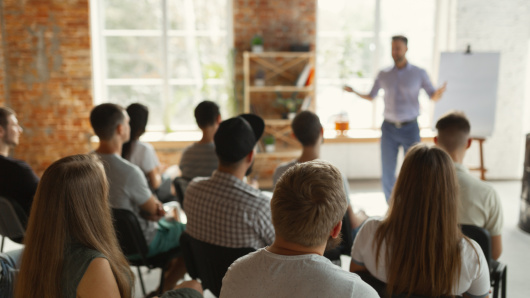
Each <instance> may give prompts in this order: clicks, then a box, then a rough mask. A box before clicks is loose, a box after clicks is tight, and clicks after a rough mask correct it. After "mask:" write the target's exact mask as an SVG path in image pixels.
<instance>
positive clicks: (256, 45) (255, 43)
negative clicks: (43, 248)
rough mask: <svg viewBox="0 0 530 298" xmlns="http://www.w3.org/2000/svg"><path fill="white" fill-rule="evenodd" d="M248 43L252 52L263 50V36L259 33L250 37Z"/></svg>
mask: <svg viewBox="0 0 530 298" xmlns="http://www.w3.org/2000/svg"><path fill="white" fill-rule="evenodd" d="M250 44H251V46H252V52H254V53H262V52H263V37H261V35H259V34H256V35H254V37H252V40H251V42H250Z"/></svg>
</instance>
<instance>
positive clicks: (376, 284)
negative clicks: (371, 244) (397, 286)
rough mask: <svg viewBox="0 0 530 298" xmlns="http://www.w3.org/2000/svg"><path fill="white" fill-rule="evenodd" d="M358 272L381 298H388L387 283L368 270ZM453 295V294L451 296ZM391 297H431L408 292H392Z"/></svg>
mask: <svg viewBox="0 0 530 298" xmlns="http://www.w3.org/2000/svg"><path fill="white" fill-rule="evenodd" d="M355 273H356V274H358V275H359V277H361V279H362V280H363V281H364V282H365V283H367V284H369V285H370V286H371V287H372V288H374V290H375V291H376V292H377V294H378V295H379V297H381V298H388V294H387V293H386V283H384V282H382V281H380V280H379V279H377V278H376V277H374V276H373V275H371V274H370V272H368V271H362V272H355ZM450 297H453V296H450ZM455 297H462V296H455ZM391 298H429V297H426V296H419V295H408V294H392V297H391ZM437 298H449V297H444V296H442V297H437Z"/></svg>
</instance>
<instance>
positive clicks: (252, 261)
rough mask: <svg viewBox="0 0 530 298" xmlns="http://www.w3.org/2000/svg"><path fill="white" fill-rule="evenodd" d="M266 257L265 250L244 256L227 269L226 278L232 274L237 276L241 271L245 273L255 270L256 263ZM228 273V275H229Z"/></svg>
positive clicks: (261, 249)
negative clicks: (248, 270)
mask: <svg viewBox="0 0 530 298" xmlns="http://www.w3.org/2000/svg"><path fill="white" fill-rule="evenodd" d="M264 257H266V251H265V248H260V249H258V250H256V251H254V252H251V253H249V254H246V255H244V256H242V257H240V258H238V259H237V260H235V261H234V262H233V263H232V265H230V267H229V268H228V271H227V274H226V275H227V276H229V275H232V274H237V273H239V272H241V271H243V272H244V271H246V269H251V270H255V269H256V263H257V262H259V260H260V259H262V258H264ZM229 273H230V274H229Z"/></svg>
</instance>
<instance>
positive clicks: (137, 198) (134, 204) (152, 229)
mask: <svg viewBox="0 0 530 298" xmlns="http://www.w3.org/2000/svg"><path fill="white" fill-rule="evenodd" d="M98 154H99V156H101V159H102V160H103V165H104V167H105V172H106V174H107V179H108V181H109V186H110V187H109V202H110V206H111V207H112V208H119V209H126V210H130V211H132V212H133V213H134V215H136V218H138V222H139V223H140V227H141V228H142V232H143V233H144V237H145V240H146V241H147V243H148V244H149V243H151V240H153V238H154V237H155V234H156V229H157V226H156V223H155V222H153V221H148V220H146V219H144V218H143V217H141V216H140V205H143V204H144V203H145V202H147V201H148V200H149V198H150V197H151V190H150V189H149V186H148V185H147V180H146V178H145V175H144V173H143V172H142V170H140V168H139V167H138V166H136V165H133V164H132V163H130V162H129V161H127V160H125V159H123V158H122V157H121V156H119V155H118V154H100V153H98Z"/></svg>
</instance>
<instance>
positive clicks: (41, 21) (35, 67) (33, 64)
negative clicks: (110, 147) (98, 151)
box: [0, 0, 92, 175]
mask: <svg viewBox="0 0 530 298" xmlns="http://www.w3.org/2000/svg"><path fill="white" fill-rule="evenodd" d="M0 2H1V3H2V6H3V10H2V11H1V12H2V13H3V15H2V16H0V17H1V18H2V19H3V25H4V28H5V31H3V32H4V33H5V34H4V35H2V39H3V41H4V43H3V47H2V49H3V53H4V63H5V66H6V67H5V69H6V74H5V75H6V76H7V77H8V78H9V82H8V86H6V88H7V90H8V97H9V105H10V106H11V107H12V108H13V109H14V110H15V111H16V112H17V114H18V120H19V122H20V123H21V125H22V126H23V128H24V134H23V135H22V137H21V143H20V145H19V146H18V147H17V148H16V150H15V151H14V157H16V158H19V159H22V160H25V161H27V162H28V163H29V164H30V165H31V167H33V169H34V170H35V172H36V173H37V174H38V175H41V174H42V172H43V171H44V170H45V169H46V167H47V166H48V165H50V164H51V163H52V162H54V161H55V160H57V159H59V158H61V157H64V156H67V155H71V154H76V153H86V152H88V151H89V150H90V145H89V136H90V134H91V128H90V123H89V121H88V116H89V112H90V109H91V108H92V94H91V89H92V86H91V84H92V83H91V58H90V57H91V53H90V27H89V6H88V0H70V1H60V0H53V1H37V0H27V1H11V0H0ZM1 75H2V74H1V73H0V79H2V78H1Z"/></svg>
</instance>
